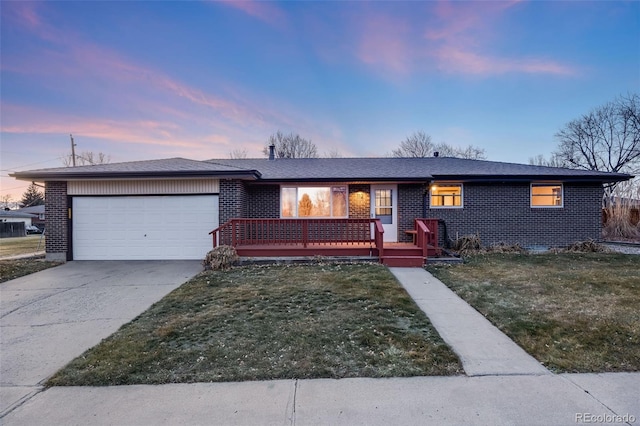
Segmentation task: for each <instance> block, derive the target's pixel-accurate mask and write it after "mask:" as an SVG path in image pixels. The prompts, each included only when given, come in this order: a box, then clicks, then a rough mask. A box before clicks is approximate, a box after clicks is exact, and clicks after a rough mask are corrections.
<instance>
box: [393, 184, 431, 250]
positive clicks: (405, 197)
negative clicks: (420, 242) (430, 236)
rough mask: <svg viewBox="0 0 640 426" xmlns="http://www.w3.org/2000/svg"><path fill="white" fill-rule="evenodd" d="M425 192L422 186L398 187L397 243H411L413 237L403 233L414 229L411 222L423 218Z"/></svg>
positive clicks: (406, 185) (408, 185) (405, 185)
mask: <svg viewBox="0 0 640 426" xmlns="http://www.w3.org/2000/svg"><path fill="white" fill-rule="evenodd" d="M425 191H426V186H425V185H424V184H400V185H398V241H404V242H411V241H413V237H412V236H411V235H407V234H405V232H404V231H406V230H409V229H415V226H414V223H413V220H414V219H415V218H419V217H424V193H425Z"/></svg>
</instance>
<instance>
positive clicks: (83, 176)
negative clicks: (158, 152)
mask: <svg viewBox="0 0 640 426" xmlns="http://www.w3.org/2000/svg"><path fill="white" fill-rule="evenodd" d="M9 176H11V177H14V178H16V179H18V180H26V181H39V182H47V181H68V180H105V179H141V178H147V179H175V178H215V179H243V180H257V179H260V177H261V174H260V172H259V171H257V170H238V171H231V170H226V171H210V172H203V171H199V170H194V171H191V170H189V171H173V172H157V171H155V172H146V171H140V172H133V171H132V172H81V173H76V172H70V173H69V172H67V173H64V172H62V173H32V172H16V173H12V174H10V175H9Z"/></svg>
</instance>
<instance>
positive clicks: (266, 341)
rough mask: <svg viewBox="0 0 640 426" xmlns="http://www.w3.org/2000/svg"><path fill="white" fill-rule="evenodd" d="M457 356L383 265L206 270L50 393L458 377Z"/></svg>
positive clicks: (80, 363) (76, 365) (74, 365)
mask: <svg viewBox="0 0 640 426" xmlns="http://www.w3.org/2000/svg"><path fill="white" fill-rule="evenodd" d="M461 371H462V369H461V366H460V364H459V362H458V360H457V357H456V356H455V355H454V354H453V352H451V350H450V349H449V348H448V347H447V346H446V344H445V343H444V342H443V341H442V339H441V338H440V337H439V335H438V334H437V333H436V331H435V330H434V329H433V327H432V326H431V324H430V322H429V320H428V319H427V317H426V316H425V315H424V313H423V312H422V311H420V309H419V308H418V307H417V306H416V305H415V303H414V302H413V301H412V299H411V298H410V297H409V295H408V294H407V293H406V292H405V290H404V289H403V288H402V287H401V286H400V285H399V284H398V283H397V281H396V280H395V278H394V277H393V275H392V274H391V273H390V272H389V271H388V270H387V269H386V268H385V267H383V266H380V265H362V264H353V265H351V264H350V265H345V264H342V265H340V264H335V265H313V266H309V265H306V266H303V265H297V266H268V267H258V266H249V267H239V268H234V269H232V270H230V271H208V272H204V273H202V274H200V275H199V276H197V277H196V278H194V279H193V280H191V281H189V282H188V283H186V284H184V285H183V286H181V287H180V288H179V289H176V290H175V291H174V292H172V293H171V294H169V295H167V296H166V297H165V298H164V299H162V300H161V301H160V302H158V303H156V304H155V305H153V306H152V307H151V308H150V309H149V310H147V311H146V312H145V313H144V314H142V315H141V316H139V317H138V318H136V319H135V320H134V321H132V322H131V323H129V324H127V325H125V326H123V327H122V328H121V329H120V330H119V331H118V332H116V333H115V334H113V335H112V336H110V337H109V338H107V339H105V340H104V341H103V342H102V343H101V344H99V345H98V346H96V347H94V348H92V349H90V350H88V351H87V352H86V353H85V354H83V355H82V356H80V357H79V358H77V359H75V360H74V361H72V362H71V363H70V364H69V365H68V366H67V367H65V368H64V369H63V370H61V371H60V372H58V373H57V374H56V375H55V376H54V377H52V378H51V379H50V380H49V382H48V385H49V386H51V385H124V384H158V383H186V382H219V381H244V380H270V379H294V378H343V377H394V376H421V375H450V374H457V373H460V372H461Z"/></svg>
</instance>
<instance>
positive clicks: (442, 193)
mask: <svg viewBox="0 0 640 426" xmlns="http://www.w3.org/2000/svg"><path fill="white" fill-rule="evenodd" d="M430 198H431V207H435V208H447V207H462V184H461V183H447V184H434V185H431V197H430Z"/></svg>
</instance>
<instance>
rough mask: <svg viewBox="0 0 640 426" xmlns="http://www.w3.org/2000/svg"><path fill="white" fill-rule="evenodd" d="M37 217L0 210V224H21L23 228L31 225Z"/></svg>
mask: <svg viewBox="0 0 640 426" xmlns="http://www.w3.org/2000/svg"><path fill="white" fill-rule="evenodd" d="M36 217H37V216H36V215H34V214H31V213H25V212H21V211H18V210H0V222H22V223H24V225H25V226H29V225H31V222H32V220H33V219H35V218H36Z"/></svg>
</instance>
